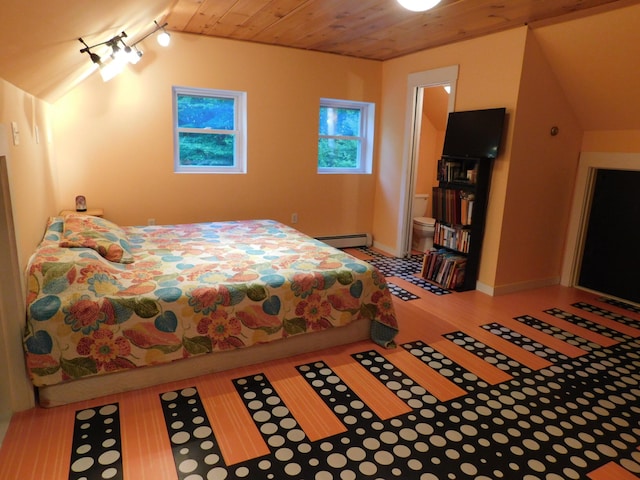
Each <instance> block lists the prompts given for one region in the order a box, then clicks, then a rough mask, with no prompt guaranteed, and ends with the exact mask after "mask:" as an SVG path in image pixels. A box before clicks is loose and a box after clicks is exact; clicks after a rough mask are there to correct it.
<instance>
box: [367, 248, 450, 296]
mask: <svg viewBox="0 0 640 480" xmlns="http://www.w3.org/2000/svg"><path fill="white" fill-rule="evenodd" d="M357 250H358V251H360V252H362V253H363V254H365V255H367V256H368V257H369V258H368V259H367V261H368V262H369V263H370V264H371V265H373V266H374V267H376V268H377V269H378V270H380V272H381V273H382V274H383V275H384V276H385V277H397V278H401V279H402V280H404V281H406V282H409V283H411V284H412V285H415V286H417V287H419V288H420V289H422V290H423V291H424V292H428V293H432V294H434V295H447V294H449V293H451V291H450V290H446V289H444V288H441V287H439V286H438V285H435V284H433V283H430V282H428V281H426V280H425V279H423V278H421V277H420V276H419V275H417V274H418V273H419V272H420V269H421V268H422V259H423V255H422V254H414V255H410V256H408V257H406V258H395V257H389V256H387V255H384V254H382V253H379V252H377V251H376V250H372V249H369V248H366V247H360V248H358V249H357ZM389 287H390V289H391V293H393V294H394V295H395V296H396V297H398V298H400V299H401V300H405V301H408V300H416V299H418V298H420V297H419V296H418V295H415V294H413V293H410V292H408V291H407V290H406V289H403V288H402V287H399V286H398V285H395V284H393V282H390V283H389Z"/></svg>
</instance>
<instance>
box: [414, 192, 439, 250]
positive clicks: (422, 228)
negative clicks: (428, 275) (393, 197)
mask: <svg viewBox="0 0 640 480" xmlns="http://www.w3.org/2000/svg"><path fill="white" fill-rule="evenodd" d="M428 206H429V194H427V193H418V194H416V196H415V197H413V206H412V214H413V215H412V216H413V235H412V241H411V248H413V249H414V250H418V251H419V252H426V251H427V250H429V249H431V248H432V247H433V232H434V230H435V225H436V220H435V219H434V218H431V217H427V215H428V214H429V213H431V212H429V211H428V210H427V208H428Z"/></svg>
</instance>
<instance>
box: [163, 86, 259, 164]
mask: <svg viewBox="0 0 640 480" xmlns="http://www.w3.org/2000/svg"><path fill="white" fill-rule="evenodd" d="M178 95H192V96H196V97H215V98H232V99H234V101H235V103H234V105H235V110H234V115H235V118H234V126H235V129H234V130H214V129H201V128H180V127H178ZM172 100H173V159H174V161H173V162H174V163H173V164H174V166H173V169H174V172H175V173H236V174H238V173H240V174H244V173H247V92H241V91H235V90H218V89H210V88H195V87H179V86H174V87H173V88H172ZM182 132H188V133H216V134H227V135H234V136H235V143H234V146H235V149H234V155H233V157H234V165H233V166H231V167H220V166H189V165H181V164H180V138H179V134H180V133H182Z"/></svg>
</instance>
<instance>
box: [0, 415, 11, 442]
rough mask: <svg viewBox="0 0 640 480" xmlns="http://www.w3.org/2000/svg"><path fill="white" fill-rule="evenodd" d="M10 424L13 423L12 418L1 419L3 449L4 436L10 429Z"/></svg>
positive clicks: (0, 429)
mask: <svg viewBox="0 0 640 480" xmlns="http://www.w3.org/2000/svg"><path fill="white" fill-rule="evenodd" d="M9 423H11V417H9V418H0V447H2V442H4V436H5V435H6V434H7V430H8V429H9Z"/></svg>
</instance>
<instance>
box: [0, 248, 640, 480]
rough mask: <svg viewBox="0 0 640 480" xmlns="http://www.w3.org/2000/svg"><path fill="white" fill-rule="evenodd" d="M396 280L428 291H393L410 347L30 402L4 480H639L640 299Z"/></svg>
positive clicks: (12, 434)
mask: <svg viewBox="0 0 640 480" xmlns="http://www.w3.org/2000/svg"><path fill="white" fill-rule="evenodd" d="M354 253H355V254H356V255H358V256H360V257H363V256H366V255H367V252H363V251H356V252H354ZM388 281H389V282H390V283H392V284H393V285H395V286H396V287H398V288H399V289H402V290H404V291H406V292H409V293H411V294H413V296H415V297H417V298H414V299H411V300H401V299H400V298H399V297H398V298H395V299H394V303H395V308H396V313H397V316H398V319H399V323H400V331H399V334H398V337H397V344H398V347H397V348H395V349H388V350H387V349H384V348H382V347H378V346H376V345H375V344H373V343H372V342H368V341H367V342H358V343H355V344H350V345H346V346H342V347H335V348H330V349H325V350H321V351H318V352H314V353H310V354H305V355H299V356H296V357H291V358H287V359H284V360H279V361H274V362H269V363H265V364H260V365H254V366H251V367H245V368H242V369H236V370H231V371H227V372H222V373H217V374H211V375H206V376H203V377H198V378H194V379H189V380H186V381H181V382H175V383H171V384H165V385H160V386H157V387H152V388H147V389H144V390H139V391H136V392H130V393H125V394H119V395H112V396H109V397H103V398H98V399H94V400H91V401H86V402H81V403H78V404H73V405H67V406H63V407H56V408H53V409H42V408H35V409H32V410H29V411H26V412H20V413H18V414H16V415H14V417H13V419H12V422H11V424H10V426H9V429H8V432H7V435H6V438H5V441H4V443H3V445H2V450H0V478H2V479H20V480H23V479H24V480H30V479H34V480H36V479H46V480H63V479H64V480H67V479H85V480H94V479H103V478H114V479H125V480H132V479H135V480H147V479H148V480H152V479H153V480H158V479H167V480H169V479H181V480H182V479H184V480H195V479H207V480H210V479H225V478H251V479H253V478H265V479H276V480H280V479H284V478H308V479H317V480H322V479H330V478H336V479H338V478H339V479H341V480H343V479H344V480H346V479H349V478H352V479H355V478H385V479H387V478H403V479H420V480H428V479H437V478H442V479H447V480H448V479H460V478H470V479H477V480H481V479H487V478H507V479H515V478H523V479H524V478H526V479H528V480H529V479H530V480H533V479H545V480H553V479H561V478H567V479H573V478H590V479H592V480H604V479H614V478H615V479H620V480H624V479H627V478H638V477H637V476H636V475H638V474H640V451H639V450H638V448H639V447H640V423H639V422H640V408H639V407H638V406H637V405H639V404H640V402H639V401H640V390H639V389H638V387H637V385H639V384H640V373H639V372H640V356H638V349H639V348H640V345H639V344H638V342H637V341H636V339H637V338H638V336H640V313H639V311H638V309H634V308H631V309H627V308H624V305H619V304H612V303H608V302H605V301H603V299H600V298H598V297H597V296H595V295H593V294H590V293H586V292H583V291H580V290H576V289H571V288H564V287H560V286H555V287H548V288H543V289H537V290H531V291H526V292H520V293H515V294H511V295H507V296H501V297H490V296H487V295H485V294H482V293H480V292H477V291H469V292H462V293H450V294H435V293H432V292H430V291H427V290H424V289H423V288H422V287H420V286H419V284H416V283H414V282H412V281H411V278H410V277H409V276H408V274H407V273H406V272H404V273H402V274H401V275H399V276H389V277H388ZM418 283H419V282H418ZM619 359H622V360H619ZM574 405H575V407H574ZM189 425H191V427H189V428H187V426H189ZM554 437H555V438H554Z"/></svg>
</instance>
